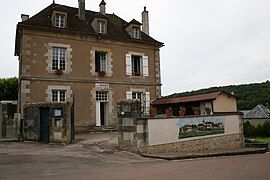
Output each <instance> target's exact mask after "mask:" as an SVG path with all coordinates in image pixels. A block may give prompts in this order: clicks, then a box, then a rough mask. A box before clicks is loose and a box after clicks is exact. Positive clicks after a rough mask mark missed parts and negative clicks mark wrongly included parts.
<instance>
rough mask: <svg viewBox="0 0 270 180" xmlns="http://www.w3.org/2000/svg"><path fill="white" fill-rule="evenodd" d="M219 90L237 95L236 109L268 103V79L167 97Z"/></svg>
mask: <svg viewBox="0 0 270 180" xmlns="http://www.w3.org/2000/svg"><path fill="white" fill-rule="evenodd" d="M219 90H224V91H226V92H229V93H231V92H233V93H234V94H235V95H236V96H238V97H239V100H238V102H237V105H238V109H240V110H250V109H252V108H254V107H255V106H257V105H258V104H264V105H266V104H267V103H268V104H270V81H269V80H268V81H266V82H263V83H254V84H242V85H231V86H220V87H211V88H207V89H200V90H195V91H190V92H183V93H175V94H171V95H169V96H166V97H167V98H171V97H183V96H192V95H198V94H204V93H211V92H216V91H219Z"/></svg>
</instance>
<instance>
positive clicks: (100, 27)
mask: <svg viewBox="0 0 270 180" xmlns="http://www.w3.org/2000/svg"><path fill="white" fill-rule="evenodd" d="M97 30H98V33H102V34H104V33H105V30H106V22H105V21H101V20H98V21H97Z"/></svg>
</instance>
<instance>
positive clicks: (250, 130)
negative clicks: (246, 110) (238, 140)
mask: <svg viewBox="0 0 270 180" xmlns="http://www.w3.org/2000/svg"><path fill="white" fill-rule="evenodd" d="M244 136H245V137H247V138H250V137H270V123H269V122H267V121H266V122H265V123H264V124H263V125H260V124H259V125H258V126H257V127H254V126H253V125H252V124H250V122H249V121H247V122H245V123H244Z"/></svg>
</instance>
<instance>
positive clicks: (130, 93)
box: [126, 91, 132, 99]
mask: <svg viewBox="0 0 270 180" xmlns="http://www.w3.org/2000/svg"><path fill="white" fill-rule="evenodd" d="M126 99H132V92H131V91H127V92H126Z"/></svg>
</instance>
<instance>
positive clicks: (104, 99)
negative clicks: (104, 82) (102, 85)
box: [96, 91, 109, 126]
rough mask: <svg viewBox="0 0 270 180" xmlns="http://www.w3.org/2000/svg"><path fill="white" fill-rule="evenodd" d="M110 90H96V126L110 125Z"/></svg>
mask: <svg viewBox="0 0 270 180" xmlns="http://www.w3.org/2000/svg"><path fill="white" fill-rule="evenodd" d="M108 119H109V115H108V92H106V91H98V92H96V126H104V125H109V120H108Z"/></svg>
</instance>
